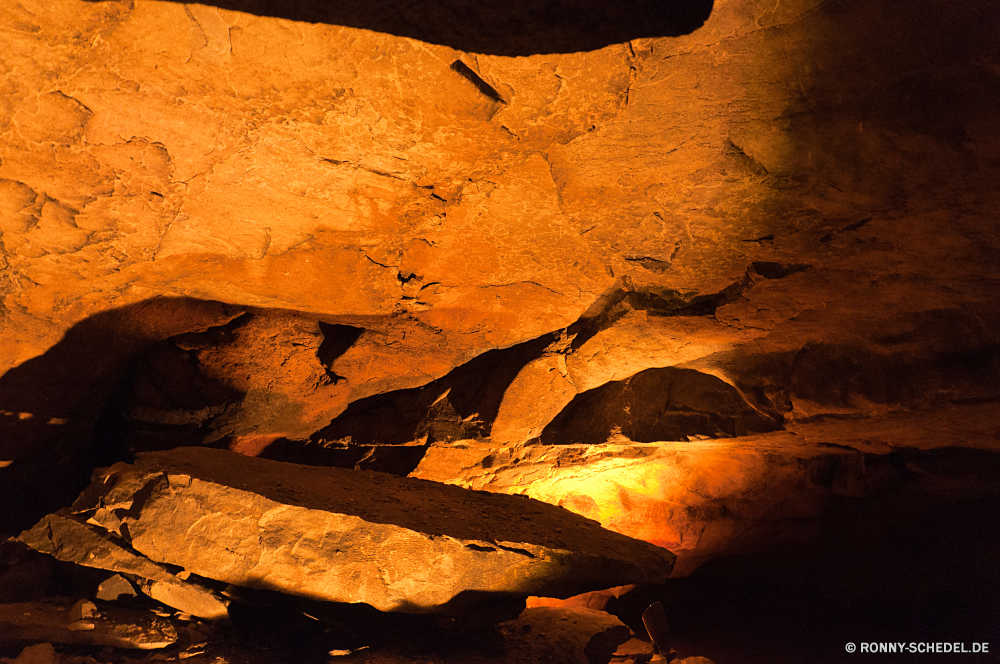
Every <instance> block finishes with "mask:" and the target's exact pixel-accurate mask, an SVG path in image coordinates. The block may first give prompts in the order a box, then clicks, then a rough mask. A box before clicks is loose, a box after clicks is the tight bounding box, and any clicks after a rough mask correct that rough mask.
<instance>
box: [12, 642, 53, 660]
mask: <svg viewBox="0 0 1000 664" xmlns="http://www.w3.org/2000/svg"><path fill="white" fill-rule="evenodd" d="M59 661H60V660H59V655H58V654H57V653H56V649H55V648H53V647H52V644H51V643H36V644H35V645H33V646H28V647H27V648H25V649H24V650H22V651H21V654H20V655H18V656H17V659H15V660H14V661H13V663H12V664H59Z"/></svg>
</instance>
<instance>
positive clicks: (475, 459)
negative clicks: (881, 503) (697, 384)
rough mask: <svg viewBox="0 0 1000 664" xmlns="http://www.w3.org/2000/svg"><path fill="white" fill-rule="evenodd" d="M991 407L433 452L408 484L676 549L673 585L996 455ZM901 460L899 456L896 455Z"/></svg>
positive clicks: (441, 447)
mask: <svg viewBox="0 0 1000 664" xmlns="http://www.w3.org/2000/svg"><path fill="white" fill-rule="evenodd" d="M996 412H997V408H996V406H995V405H993V404H987V405H980V406H965V407H958V408H953V409H950V410H948V411H939V412H934V413H910V414H899V415H895V416H891V417H886V418H882V419H874V418H873V419H867V420H848V421H842V422H836V423H831V422H826V423H814V424H803V425H799V426H797V427H796V428H795V430H796V433H795V434H794V435H793V434H790V433H787V432H775V433H771V434H763V435H757V436H744V437H740V438H726V439H717V440H692V441H684V442H677V441H673V442H671V441H666V442H659V443H650V444H637V443H632V442H628V441H627V440H626V439H625V438H624V437H621V438H618V439H617V442H615V439H613V441H612V442H609V443H605V444H603V445H590V446H577V445H551V446H547V445H529V446H517V445H514V446H495V445H493V444H491V443H490V442H488V441H471V440H467V441H458V442H454V443H437V444H434V445H432V446H430V448H429V449H428V451H427V454H426V455H425V456H424V458H423V460H422V461H421V463H420V465H419V466H418V467H417V469H416V470H415V471H414V472H413V473H412V476H413V477H418V478H423V479H431V480H435V481H440V482H449V483H452V484H456V485H458V486H464V487H468V488H471V489H479V490H487V491H497V492H502V493H512V494H525V495H528V496H531V497H532V498H536V499H538V500H542V501H545V502H548V503H551V504H553V505H560V506H562V507H565V508H566V509H569V510H571V511H574V512H576V513H577V514H581V515H583V516H586V517H588V518H591V519H595V520H597V521H599V522H600V523H601V525H602V526H604V527H605V528H608V529H609V530H614V531H615V532H620V533H622V534H625V535H628V536H630V537H634V538H636V539H642V540H645V541H648V542H652V543H654V544H657V545H658V546H662V547H665V548H669V549H670V550H671V551H674V552H675V553H676V554H677V556H678V561H677V565H676V567H675V570H674V576H683V575H686V574H688V573H690V572H691V571H693V570H694V569H695V568H696V567H697V566H698V565H700V564H701V563H702V562H704V561H705V560H707V559H709V558H712V557H714V556H716V555H719V554H722V553H732V552H734V551H741V550H753V549H754V548H755V547H759V546H764V545H770V544H774V543H776V542H792V541H799V540H801V539H802V538H803V537H808V536H811V535H812V534H814V533H815V532H817V530H818V529H819V528H820V527H821V524H822V522H823V519H824V518H825V517H826V516H828V515H829V514H830V513H831V510H832V509H833V508H834V506H835V505H836V504H838V501H843V499H844V498H864V497H869V496H874V495H879V494H883V493H885V492H889V491H892V490H893V489H894V488H896V487H900V486H902V484H901V483H900V480H901V479H902V478H903V477H904V476H905V475H906V473H908V472H910V471H909V470H907V469H906V468H904V466H903V463H904V459H909V461H906V463H908V464H909V466H910V467H911V468H912V469H913V470H914V471H916V472H920V473H925V474H926V473H934V472H936V471H934V470H932V469H930V468H928V469H924V468H922V464H924V463H925V461H924V459H925V456H926V455H925V454H923V453H922V452H918V451H917V450H922V451H927V452H933V451H934V450H942V451H944V450H947V449H948V448H951V447H966V446H971V447H978V448H980V449H985V450H989V449H997V448H998V447H1000V440H998V438H997V432H996V430H995V427H993V425H992V424H991V422H992V421H994V418H995V414H996ZM901 454H902V455H905V456H900V455H901Z"/></svg>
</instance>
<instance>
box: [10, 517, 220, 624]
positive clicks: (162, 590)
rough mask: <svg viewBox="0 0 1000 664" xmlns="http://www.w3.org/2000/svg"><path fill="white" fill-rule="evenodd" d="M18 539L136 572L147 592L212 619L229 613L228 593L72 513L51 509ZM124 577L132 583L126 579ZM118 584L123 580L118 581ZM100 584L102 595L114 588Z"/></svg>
mask: <svg viewBox="0 0 1000 664" xmlns="http://www.w3.org/2000/svg"><path fill="white" fill-rule="evenodd" d="M19 539H20V540H21V541H22V542H24V543H25V544H27V545H28V546H30V547H31V548H33V549H35V550H37V551H40V552H42V553H47V554H49V555H51V556H53V557H55V558H57V559H59V560H64V561H66V562H71V563H76V564H77V565H83V566H85V567H95V568H97V569H106V570H109V571H112V572H121V573H124V574H130V575H133V576H135V577H136V578H137V579H138V586H139V588H140V589H141V590H142V591H143V592H144V593H145V594H147V595H149V596H150V597H152V598H153V599H155V600H157V601H159V602H162V603H163V604H166V605H167V606H170V607H173V608H175V609H177V610H178V611H183V612H185V613H190V614H191V615H195V616H198V617H199V618H206V619H208V620H220V619H223V618H226V617H227V616H228V610H227V608H226V604H227V602H226V600H225V599H224V598H223V597H221V596H219V595H217V594H216V593H214V592H212V591H211V590H209V589H208V588H204V587H202V586H200V585H197V584H195V583H192V582H190V581H184V580H181V579H180V578H179V577H177V576H175V575H174V574H172V573H171V572H170V571H169V570H167V569H166V568H165V567H163V566H162V565H158V564H156V563H154V562H153V561H151V560H149V559H148V558H145V557H143V556H141V555H137V554H136V553H134V552H133V551H130V550H129V549H128V548H126V546H125V545H124V544H122V543H119V542H117V541H115V540H114V539H113V538H111V537H110V536H109V535H108V534H107V533H106V532H105V533H102V532H101V531H98V530H95V529H93V528H91V527H89V526H87V525H86V524H83V523H80V522H79V521H77V520H75V519H73V518H71V517H70V516H66V515H60V514H50V515H47V516H46V517H44V518H43V519H42V520H41V521H39V522H38V524H36V525H35V527H34V528H32V529H31V530H26V531H25V532H23V533H21V535H20V537H19ZM112 578H114V577H112ZM119 578H121V577H119ZM122 581H124V583H125V584H128V582H127V581H125V579H122ZM110 582H111V579H109V580H108V581H105V582H104V583H103V584H101V588H104V586H105V584H109V583H110ZM115 587H121V585H120V584H117V583H116V585H115ZM101 588H98V599H105V598H106V597H107V596H109V595H110V594H112V590H111V586H110V585H109V587H108V588H105V590H104V593H105V596H102V595H101V592H102V591H101ZM122 592H124V593H126V594H127V592H128V591H127V590H125V589H122ZM132 593H133V594H134V591H132Z"/></svg>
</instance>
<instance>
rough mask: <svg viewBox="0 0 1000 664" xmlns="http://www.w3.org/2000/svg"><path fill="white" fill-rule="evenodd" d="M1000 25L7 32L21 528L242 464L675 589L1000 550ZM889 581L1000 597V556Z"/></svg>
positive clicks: (348, 3)
mask: <svg viewBox="0 0 1000 664" xmlns="http://www.w3.org/2000/svg"><path fill="white" fill-rule="evenodd" d="M279 5H280V6H279ZM529 5H530V6H529ZM998 24H1000V18H998V17H997V11H996V8H995V6H994V5H993V4H992V3H989V2H979V3H949V2H941V1H939V0H914V1H913V2H907V3H898V2H892V1H891V0H872V1H871V2H865V3H858V2H852V1H851V0H782V2H771V1H770V0H714V2H713V1H709V0H676V1H672V2H654V1H653V0H641V1H639V2H635V3H631V4H630V5H629V9H628V11H621V10H620V8H619V7H618V6H617V5H615V3H602V2H597V1H596V0H595V1H590V0H542V1H540V2H536V3H481V2H479V3H477V2H472V1H471V0H440V1H435V2H430V3H411V2H410V1H409V0H403V1H401V2H397V0H365V1H362V0H345V1H343V2H336V3H329V2H327V3H323V2H315V1H313V0H288V1H287V2H282V3H267V2H261V1H259V0H205V2H201V3H183V2H175V1H169V0H95V1H89V0H50V1H46V2H42V1H41V0H11V1H10V2H4V3H0V374H2V375H0V504H3V505H5V506H15V507H14V508H12V509H5V510H0V537H3V536H7V535H14V534H16V533H18V532H21V531H22V530H24V529H26V528H30V527H31V526H33V525H34V524H36V523H38V521H39V519H41V518H42V517H43V516H44V515H46V514H52V513H54V512H57V511H58V510H60V509H61V508H64V507H65V506H66V505H68V504H69V503H70V502H71V501H72V500H73V497H74V496H76V495H77V494H78V493H79V491H81V490H82V489H84V487H86V485H87V483H88V482H89V481H90V480H89V478H90V475H91V472H92V471H93V470H94V468H97V467H105V466H110V465H112V464H114V463H116V462H120V461H126V462H131V461H132V460H133V459H134V457H135V455H136V454H141V453H143V452H149V451H154V452H155V451H158V450H168V449H173V448H178V447H185V446H201V445H210V446H214V447H222V448H228V449H229V450H232V451H235V452H238V453H240V454H243V455H247V456H262V457H266V458H271V459H277V460H290V461H296V462H302V463H310V464H316V465H331V466H333V465H339V466H347V467H350V468H361V469H378V470H386V471H390V472H392V473H395V474H398V475H405V474H407V473H409V472H411V471H413V470H414V469H416V468H417V467H418V465H419V466H420V470H419V471H418V472H420V473H429V475H428V476H434V477H436V478H439V479H441V480H443V481H449V482H459V483H462V482H473V483H475V482H486V483H487V484H489V486H488V487H487V488H492V489H495V490H497V491H502V492H503V491H514V492H526V493H528V494H529V495H538V496H539V497H542V498H544V499H545V500H550V501H552V502H555V503H563V504H565V505H566V506H567V507H570V508H572V509H576V510H577V511H579V512H581V513H585V514H590V515H592V516H594V517H595V518H600V519H601V520H602V523H604V524H605V525H611V524H612V522H613V523H614V524H616V525H614V526H613V527H615V528H620V529H621V530H623V532H629V533H633V534H637V535H640V536H643V537H648V538H650V539H652V540H654V541H662V542H671V543H674V544H677V545H678V546H679V548H680V553H681V564H680V565H679V567H678V570H679V571H683V570H684V569H687V570H690V569H691V567H693V566H694V564H696V561H698V560H705V559H707V558H708V557H711V556H713V555H716V554H719V555H722V554H735V553H738V552H740V551H743V550H744V549H745V548H746V547H750V548H753V547H756V546H757V545H758V544H762V545H766V544H768V543H770V544H772V545H778V544H780V543H782V542H785V541H786V538H792V539H795V538H799V537H802V536H806V537H812V535H803V533H804V532H805V531H810V532H813V534H815V532H814V531H823V532H825V530H824V528H825V527H826V526H825V525H824V524H828V523H829V522H828V521H827V519H828V518H829V517H830V516H831V515H832V514H833V513H838V510H839V511H840V512H843V511H844V510H846V511H848V512H851V513H853V510H857V511H858V512H859V513H863V512H864V511H865V510H868V509H874V508H873V506H875V505H878V504H881V505H883V507H884V506H885V504H888V503H891V504H892V506H893V510H897V511H898V512H899V517H900V519H903V518H904V517H905V519H906V521H905V522H906V523H908V524H911V523H912V528H911V530H912V531H913V532H911V533H910V534H909V535H907V537H903V538H902V539H903V540H906V541H910V540H909V539H907V538H912V537H916V534H914V533H915V532H916V531H917V530H920V529H921V528H920V524H923V523H926V522H927V521H928V520H930V519H931V517H928V516H927V515H928V514H934V515H936V516H935V517H934V520H936V521H937V522H944V523H949V524H952V523H954V524H958V525H956V528H957V529H958V530H961V528H959V526H961V525H963V524H964V526H963V527H965V528H966V532H958V531H957V530H956V531H955V532H951V531H948V532H949V533H950V534H942V535H940V538H943V539H946V540H954V541H963V542H972V543H981V542H983V541H985V540H984V539H983V538H984V537H986V535H983V534H982V533H983V532H985V531H989V527H988V525H983V524H984V523H986V522H985V521H982V520H980V521H976V519H977V518H978V516H976V517H975V518H973V517H970V515H979V514H980V511H979V510H982V509H983V508H982V507H977V505H980V506H982V505H991V504H993V503H991V502H989V500H987V499H986V498H984V496H986V497H989V496H990V495H992V494H990V493H989V491H990V489H989V487H991V486H993V485H995V484H996V482H997V480H998V478H1000V465H998V463H997V459H998V458H1000V457H998V456H997V452H998V451H1000V444H998V436H997V432H996V426H995V422H996V421H997V414H996V409H995V404H996V403H998V401H1000V379H998V377H1000V337H998V334H997V330H998V329H1000V307H998V306H997V301H996V297H995V293H996V292H997V291H998V289H1000V267H998V266H1000V240H998V238H1000V233H998V232H997V229H998V228H997V227H998V221H997V213H996V210H997V209H1000V193H998V189H997V187H996V185H995V183H996V182H997V181H998V180H1000V161H998V160H997V158H996V155H997V154H998V153H1000V114H998V112H997V109H998V108H1000V51H998V49H997V43H998V40H997V39H996V32H997V30H996V26H997V25H998ZM730 436H733V438H730ZM456 441H464V442H462V444H461V446H459V445H455V444H453V443H456ZM468 441H472V442H468ZM445 457H447V459H445ZM487 460H489V463H490V464H491V466H490V467H489V468H487V467H486V465H487V464H486V461H487ZM515 463H516V465H515ZM445 468H447V472H444V470H443V469H445ZM630 469H631V470H630ZM591 471H593V474H591ZM632 471H634V472H635V473H637V475H638V476H639V477H644V478H647V479H648V480H649V482H647V485H646V486H641V487H640V486H637V485H635V483H634V482H633V483H632V484H630V483H629V482H630V481H631V480H629V479H628V473H629V472H632ZM661 476H662V477H665V478H667V479H669V482H667V484H666V485H664V486H657V485H656V483H655V482H654V481H653V479H655V478H659V477H661ZM570 478H572V481H573V482H574V483H575V484H574V488H572V490H570V489H569V488H567V486H566V485H565V481H569V479H570ZM591 481H592V482H593V484H592V485H591V484H590V482H591ZM560 482H563V484H562V485H560ZM577 485H578V486H577ZM681 485H683V486H681ZM897 488H898V490H897ZM619 490H620V491H619ZM532 491H534V492H536V493H535V494H532ZM543 494H544V495H543ZM570 498H572V500H570ZM626 498H628V501H632V502H629V503H628V504H626V503H627V502H628V501H626V500H625V499H626ZM883 499H884V500H883ZM894 500H895V501H896V502H892V501H894ZM591 501H593V503H591ZM880 501H883V502H881V503H880ZM886 501H887V502H886ZM639 505H642V506H645V507H643V508H642V509H640V508H639V507H637V506H639ZM938 505H941V506H947V508H946V507H940V510H939V509H938V507H937V506H938ZM848 506H849V507H850V509H848ZM646 507H648V509H645V508H646ZM841 508H843V509H841ZM425 509H426V508H425ZM831 509H832V512H831ZM948 510H952V512H949V511H948ZM890 511H891V510H890ZM624 514H629V515H631V516H629V517H627V518H626V517H625V516H623V515H624ZM800 517H801V518H800ZM911 519H912V521H910V520H911ZM970 519H971V520H970ZM973 523H976V524H979V525H977V526H973V525H970V524H973ZM803 529H804V530H803ZM837 532H838V533H839V535H840V536H842V537H840V538H839V539H837V541H838V542H839V541H840V540H841V539H844V538H846V540H845V541H846V542H848V543H847V544H845V545H844V546H845V547H846V548H845V549H844V550H843V551H842V553H843V552H847V553H850V552H851V551H853V550H857V551H862V550H864V551H867V549H866V548H865V546H866V544H867V540H869V539H871V537H865V538H862V537H861V536H859V535H857V534H852V532H853V531H852V530H851V529H850V528H844V529H843V530H838V531H837ZM921 532H923V531H921ZM934 532H938V531H934ZM990 532H992V531H990ZM852 538H854V539H852ZM681 539H683V545H681V544H680V542H681ZM817 541H818V540H817ZM823 541H828V540H823ZM850 542H854V549H852V548H851V546H852V545H851V544H850ZM932 544H934V542H929V543H928V542H922V544H921V546H919V547H915V550H916V549H919V550H920V551H924V549H925V548H926V547H927V546H930V545H932ZM925 545H926V546H925ZM783 546H784V545H783V544H781V545H780V547H779V548H781V547H783ZM890 548H891V547H890ZM903 548H904V549H905V547H903ZM931 548H933V547H931ZM893 551H894V553H893V554H892V555H891V556H889V557H890V558H892V559H894V560H895V559H896V558H897V557H899V556H902V558H903V559H905V560H907V561H909V563H908V564H905V565H904V564H897V565H895V566H894V567H893V568H892V569H891V570H888V571H890V572H895V571H900V572H901V573H903V572H906V574H909V573H911V572H912V578H914V579H918V580H919V581H920V583H921V584H925V585H926V586H927V587H931V586H932V585H934V582H935V580H936V582H937V584H938V585H939V586H940V585H943V584H945V581H943V580H941V579H943V577H941V576H940V570H941V569H943V568H948V569H955V570H961V571H962V573H961V574H957V575H956V576H955V577H953V578H951V581H950V582H949V583H950V584H951V585H952V586H954V585H955V584H956V583H958V585H959V586H961V587H962V588H964V589H965V590H963V591H962V592H967V591H969V588H973V590H974V586H976V585H986V586H988V585H990V584H989V583H981V581H982V579H980V577H978V576H976V574H977V573H981V574H987V575H988V573H989V570H991V569H992V567H990V566H989V565H984V564H982V563H981V561H979V559H978V558H976V556H978V555H980V554H979V553H975V552H974V551H978V549H975V547H974V546H970V548H969V552H966V553H963V554H954V556H953V555H952V554H950V553H949V554H948V555H947V556H944V555H943V554H942V556H939V557H938V558H937V559H934V560H933V561H932V560H931V559H928V560H923V559H919V556H918V554H917V553H914V554H913V556H916V558H913V557H910V554H909V553H905V552H904V553H900V551H899V550H893ZM508 553H510V552H508ZM484 555H485V553H484ZM491 555H492V554H491ZM859 555H860V554H859ZM963 555H964V556H965V558H962V556H963ZM955 557H957V558H962V560H959V561H953V560H952V558H955ZM945 558H947V560H945ZM918 563H919V564H918ZM873 564H874V563H873ZM748 569H754V570H757V569H758V568H757V567H753V566H750V567H749V568H748ZM906 574H903V576H904V577H906V578H907V579H909V578H911V577H910V576H906ZM872 576H873V577H879V576H886V575H884V574H883V575H878V574H873V575H872ZM888 576H892V575H891V574H889V575H888ZM40 578H41V577H40ZM851 578H852V579H854V578H855V577H851ZM857 578H861V577H857ZM866 578H867V577H866ZM962 579H969V581H968V583H967V584H966V585H963V584H965V583H966V582H965V581H962V582H961V583H959V581H961V580H962ZM974 579H979V581H973V580H974ZM616 582H617V581H614V580H607V579H606V580H604V581H602V582H601V583H600V586H601V587H607V586H609V585H613V584H614V583H616ZM45 583H47V581H46V582H45ZM45 583H42V584H41V585H45ZM845 583H846V581H845ZM903 585H912V584H901V586H900V587H898V588H896V589H895V592H894V593H888V594H892V595H894V596H896V597H902V596H903V595H902V594H901V592H900V589H901V587H902V586H903ZM39 587H40V586H39V584H38V583H36V584H35V587H34V590H33V591H37V590H38V588H39ZM935 587H936V586H935ZM939 590H940V592H942V593H946V590H945V589H941V588H939ZM955 592H957V591H955ZM953 600H954V598H953V597H951V596H944V595H943V596H942V597H941V598H939V601H937V602H936V603H934V602H932V603H931V605H933V606H937V607H953V606H959V605H960V604H961V603H960V602H955V601H953ZM860 605H861V606H868V605H869V603H867V602H861V603H860ZM921 606H923V605H921ZM898 608H899V607H897V609H898ZM998 612H1000V607H998V608H996V609H995V610H993V611H985V610H978V611H974V610H972V609H969V610H968V611H967V615H966V618H963V619H962V620H960V621H958V624H963V625H964V624H968V623H969V620H968V616H972V615H977V616H991V617H995V616H996V615H1000V613H998ZM846 613H856V612H845V614H846ZM884 613H886V614H887V615H889V614H893V613H898V614H899V615H902V614H901V613H899V611H897V612H893V611H885V612H884ZM704 615H712V613H711V612H706V613H705V614H704ZM935 615H937V614H936V613H935ZM993 623H994V624H1000V621H998V620H993ZM764 631H765V632H766V631H767V630H764ZM755 633H762V632H761V630H756V632H755ZM942 637H943V638H950V636H948V635H946V634H942ZM838 638H839V635H838ZM807 650H808V649H807ZM809 653H810V656H811V657H812V656H819V655H818V653H816V652H814V651H812V650H810V651H809ZM739 655H741V656H742V655H744V653H742V652H740V653H739ZM837 655H838V656H842V653H840V652H839V651H838V653H837ZM720 659H722V658H720ZM772 659H773V658H771V659H768V658H766V657H763V658H762V661H772ZM801 659H802V657H799V658H798V660H797V661H799V660H801ZM741 661H744V660H741Z"/></svg>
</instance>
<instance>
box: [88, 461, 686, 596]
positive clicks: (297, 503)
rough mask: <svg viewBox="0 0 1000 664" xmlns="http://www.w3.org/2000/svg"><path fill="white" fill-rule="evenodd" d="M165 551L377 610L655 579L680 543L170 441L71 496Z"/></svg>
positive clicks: (451, 490) (434, 486)
mask: <svg viewBox="0 0 1000 664" xmlns="http://www.w3.org/2000/svg"><path fill="white" fill-rule="evenodd" d="M73 509H74V511H75V512H77V513H79V514H80V515H81V516H88V517H89V522H90V523H92V524H97V525H100V526H102V527H104V528H106V529H107V530H108V531H110V532H114V533H116V534H118V535H119V536H121V537H122V538H123V539H125V540H126V541H129V542H130V544H131V547H132V548H133V549H134V550H135V551H137V552H139V553H141V554H143V555H145V556H147V557H149V558H150V559H151V560H153V561H155V562H159V563H169V564H173V565H179V566H181V567H184V568H185V569H186V570H187V571H190V572H192V573H194V574H198V575H201V576H203V577H207V578H211V579H216V580H219V581H224V582H227V583H232V584H236V585H241V586H247V587H252V588H262V589H269V590H276V591H280V592H284V593H289V594H294V595H300V596H304V597H310V598H313V599H320V600H326V601H335V602H351V603H353V602H363V603H366V604H370V605H371V606H373V607H375V608H377V609H379V610H382V611H401V612H407V613H431V612H436V611H442V612H445V613H449V614H454V615H460V614H462V613H465V612H466V611H468V610H470V609H471V608H472V607H474V606H476V605H479V604H482V603H485V602H490V601H493V600H495V599H497V597H498V596H500V597H504V596H527V595H544V596H550V597H569V596H572V595H575V594H579V593H582V592H586V591H588V590H594V589H599V588H607V587H608V586H612V585H621V584H628V583H640V582H647V581H648V582H654V583H657V582H662V581H664V580H666V578H667V577H668V576H669V574H670V571H671V569H672V567H673V563H674V555H673V554H672V553H670V552H669V551H667V550H666V549H662V548H660V547H657V546H655V545H652V544H649V543H646V542H640V541H637V540H633V539H631V538H629V537H626V536H624V535H620V534H617V533H613V532H611V531H608V530H605V529H603V528H601V527H600V525H598V524H597V523H596V522H595V521H592V520H589V519H586V518H584V517H581V516H579V515H576V514H573V513H571V512H569V511H568V510H565V509H562V508H560V507H555V506H552V505H547V504H545V503H542V502H539V501H535V500H532V499H530V498H526V497H523V496H509V495H502V494H491V493H487V492H480V491H473V490H469V489H463V488H461V487H456V486H449V485H444V484H439V483H436V482H430V481H426V480H418V479H413V478H400V477H395V476H391V475H386V474H383V473H377V472H372V471H355V470H346V469H341V468H319V467H314V466H300V465H296V464H288V463H282V462H278V461H270V460H266V459H259V458H251V457H245V456H241V455H238V454H233V453H231V452H227V451H223V450H214V449H207V448H178V449H175V450H171V451H167V452H156V453H149V454H143V455H140V456H139V459H138V460H137V462H136V463H135V464H134V465H129V464H116V465H115V466H113V467H111V468H110V469H108V470H107V471H105V473H104V474H103V476H101V477H99V478H98V479H97V481H95V483H94V484H93V485H91V487H90V488H88V489H87V490H86V491H84V493H83V494H82V495H81V496H80V499H79V500H78V501H77V503H76V504H75V505H74V507H73Z"/></svg>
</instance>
